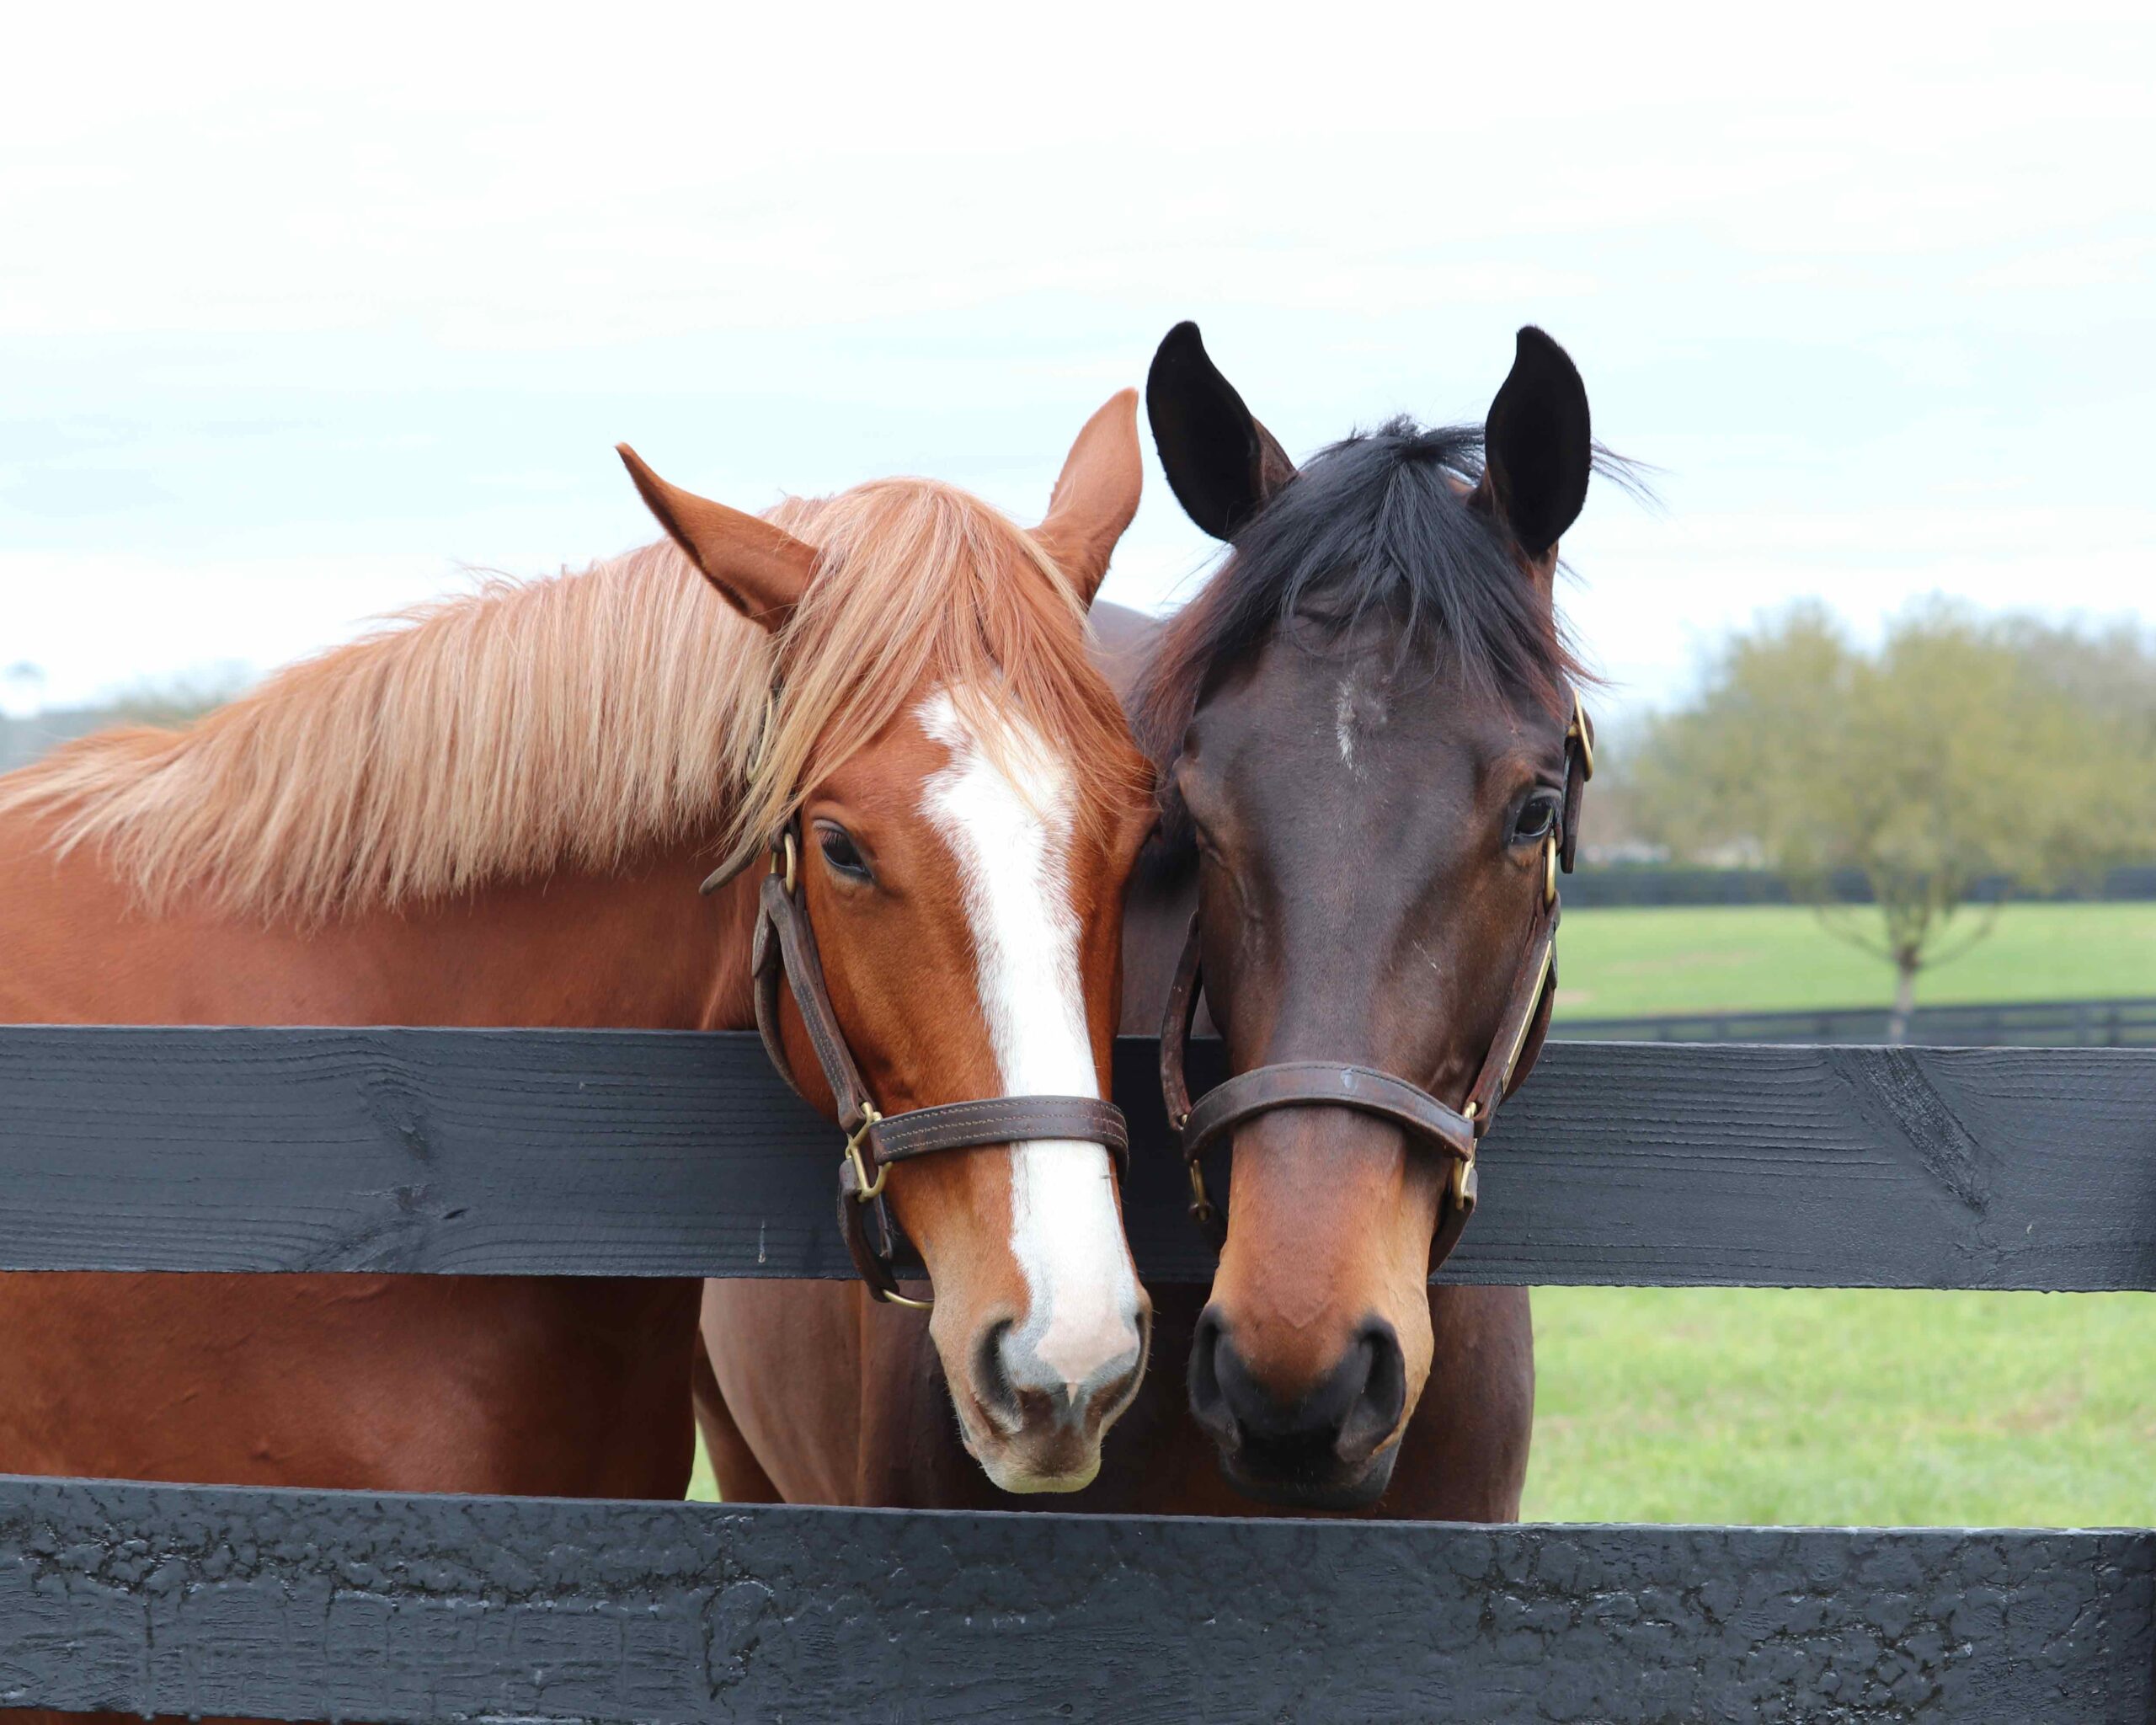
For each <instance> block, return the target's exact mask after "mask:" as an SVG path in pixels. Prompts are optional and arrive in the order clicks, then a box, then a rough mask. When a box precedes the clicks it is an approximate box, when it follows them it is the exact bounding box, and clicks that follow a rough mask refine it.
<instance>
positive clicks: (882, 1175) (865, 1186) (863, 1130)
mask: <svg viewBox="0 0 2156 1725" xmlns="http://www.w3.org/2000/svg"><path fill="white" fill-rule="evenodd" d="M881 1119H883V1115H881V1114H878V1113H877V1112H876V1110H875V1109H874V1108H867V1107H863V1108H862V1111H861V1124H860V1125H859V1126H857V1128H855V1130H854V1131H853V1134H852V1135H851V1136H850V1137H849V1138H848V1139H847V1140H846V1160H847V1161H848V1162H851V1163H852V1164H853V1178H854V1183H855V1187H856V1190H855V1192H854V1194H853V1197H854V1202H855V1203H857V1204H873V1203H874V1202H875V1201H876V1200H877V1199H879V1198H881V1197H882V1196H883V1183H884V1181H886V1180H888V1179H889V1178H890V1177H891V1170H890V1168H889V1167H888V1166H887V1165H886V1164H884V1163H882V1162H878V1164H877V1165H876V1178H875V1179H874V1181H873V1183H872V1182H871V1181H870V1179H869V1178H868V1164H867V1162H865V1161H864V1160H863V1159H862V1154H861V1146H862V1145H863V1144H864V1143H866V1142H867V1138H868V1133H869V1130H870V1129H871V1128H872V1127H873V1126H874V1125H875V1124H876V1123H877V1122H878V1121H879V1120H881Z"/></svg>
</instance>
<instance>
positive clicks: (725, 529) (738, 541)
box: [614, 443, 816, 629]
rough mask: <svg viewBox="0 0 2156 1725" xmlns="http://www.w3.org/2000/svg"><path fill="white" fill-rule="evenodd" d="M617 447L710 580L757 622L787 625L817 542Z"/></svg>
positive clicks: (670, 533) (649, 503) (663, 521)
mask: <svg viewBox="0 0 2156 1725" xmlns="http://www.w3.org/2000/svg"><path fill="white" fill-rule="evenodd" d="M614 447H615V450H616V452H617V453H618V454H619V455H620V456H621V457H622V466H623V467H627V469H628V470H629V477H630V478H632V479H633V480H635V481H636V485H637V490H638V493H639V494H641V495H642V496H643V500H644V504H645V506H646V507H647V508H648V509H649V510H651V512H652V514H654V515H656V516H658V517H659V526H662V527H664V528H665V529H666V533H667V537H669V538H670V539H672V540H673V542H675V544H676V545H678V546H680V547H681V549H682V550H683V551H685V552H686V553H688V557H689V561H690V562H691V563H694V564H695V565H696V567H697V569H700V570H702V573H703V577H704V579H706V580H707V581H709V582H710V583H711V584H712V586H714V587H716V588H718V590H719V592H720V593H721V594H722V595H724V596H725V598H726V600H727V601H728V603H729V604H730V605H732V606H734V609H735V610H736V611H739V612H740V613H741V615H742V616H744V617H747V618H748V619H749V621H750V622H753V623H761V624H762V625H763V626H764V628H767V629H777V628H782V627H783V626H784V625H785V622H786V620H787V618H788V617H791V616H792V615H793V607H794V606H797V605H798V604H799V603H800V602H801V595H803V593H805V592H807V591H808V590H809V579H810V578H811V577H812V576H813V575H814V574H815V572H816V547H814V546H813V545H805V544H803V542H801V541H800V540H798V539H797V538H795V537H793V536H792V534H791V533H788V532H786V531H783V530H782V529H780V528H777V527H774V526H772V525H771V523H770V522H769V521H762V520H760V519H758V518H757V517H756V516H755V515H744V514H743V513H742V512H741V511H740V510H738V509H728V507H727V506H726V505H724V504H723V503H713V502H712V501H711V499H709V498H705V497H698V496H697V495H696V494H695V493H694V492H692V491H684V490H682V489H680V488H679V487H678V486H674V485H669V484H668V483H666V482H665V481H664V479H662V478H659V475H658V474H656V473H653V472H652V470H651V469H650V468H649V467H646V466H645V465H644V464H643V459H642V457H639V456H638V454H637V452H636V451H634V450H633V449H631V448H630V447H629V446H628V445H627V444H626V443H617V444H616V445H615V446H614Z"/></svg>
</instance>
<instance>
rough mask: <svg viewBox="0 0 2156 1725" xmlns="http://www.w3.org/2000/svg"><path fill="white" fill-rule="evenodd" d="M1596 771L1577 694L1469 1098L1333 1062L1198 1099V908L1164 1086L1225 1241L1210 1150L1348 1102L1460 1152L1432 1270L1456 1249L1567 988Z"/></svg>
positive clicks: (1201, 1202) (1205, 1216) (1195, 1193)
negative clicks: (1537, 870)
mask: <svg viewBox="0 0 2156 1725" xmlns="http://www.w3.org/2000/svg"><path fill="white" fill-rule="evenodd" d="M1592 777H1594V727H1593V725H1592V724H1589V723H1588V716H1587V710H1586V708H1583V707H1582V706H1581V705H1580V698H1579V696H1578V695H1577V693H1575V694H1574V695H1573V697H1572V723H1571V724H1570V725H1569V726H1568V727H1566V732H1565V802H1564V809H1563V811H1562V813H1561V814H1560V815H1559V817H1558V820H1559V825H1558V827H1557V830H1556V831H1554V832H1552V833H1551V834H1550V836H1549V838H1548V840H1547V841H1545V846H1544V862H1543V878H1542V902H1541V905H1540V908H1539V909H1538V910H1537V911H1535V914H1534V920H1533V921H1531V922H1530V923H1529V925H1528V928H1527V934H1526V940H1525V944H1524V946H1523V948H1522V949H1521V952H1520V958H1519V964H1518V968H1517V969H1515V971H1514V972H1513V987H1512V994H1511V997H1510V999H1509V1001H1508V1003H1507V1005H1506V1007H1505V1016H1504V1017H1503V1019H1502V1021H1501V1022H1500V1023H1499V1024H1498V1026H1497V1036H1496V1038H1495V1039H1494V1040H1493V1041H1492V1043H1491V1044H1490V1050H1489V1052H1488V1053H1487V1054H1486V1055H1484V1056H1483V1060H1482V1068H1481V1071H1480V1072H1478V1073H1477V1074H1476V1079H1475V1082H1474V1084H1473V1085H1472V1086H1471V1087H1470V1088H1469V1090H1468V1092H1467V1101H1466V1103H1465V1106H1464V1107H1461V1108H1454V1107H1452V1106H1451V1105H1450V1104H1449V1103H1442V1102H1439V1101H1438V1098H1437V1097H1434V1096H1433V1095H1431V1094H1430V1092H1428V1091H1427V1090H1425V1089H1423V1088H1422V1086H1420V1085H1419V1084H1415V1083H1411V1082H1410V1081H1408V1080H1406V1079H1405V1078H1400V1077H1396V1076H1394V1075H1393V1074H1391V1073H1390V1072H1380V1071H1377V1070H1376V1069H1374V1067H1369V1066H1353V1065H1345V1064H1343V1063H1341V1062H1338V1061H1333V1060H1289V1061H1284V1062H1282V1063H1281V1064H1279V1065H1271V1066H1257V1067H1253V1068H1252V1069H1251V1071H1247V1072H1238V1073H1236V1074H1235V1076H1232V1077H1230V1078H1228V1079H1226V1080H1225V1081H1223V1082H1221V1083H1219V1084H1218V1085H1215V1086H1214V1087H1213V1088H1212V1089H1211V1090H1209V1091H1208V1092H1206V1093H1205V1094H1204V1095H1203V1096H1202V1097H1199V1098H1198V1101H1197V1103H1195V1104H1193V1103H1192V1102H1191V1099H1190V1087H1189V1084H1188V1081H1187V1080H1186V1078H1185V1077H1184V1075H1183V1057H1184V1045H1185V1044H1187V1042H1188V1041H1189V1039H1190V1028H1191V1025H1192V1024H1193V1023H1194V1022H1195V1021H1196V1019H1197V1017H1198V996H1199V994H1200V993H1201V992H1202V991H1203V978H1202V975H1201V974H1200V965H1201V960H1202V957H1203V939H1202V937H1201V936H1200V932H1199V927H1198V912H1196V911H1193V912H1192V914H1191V919H1190V937H1189V939H1188V940H1187V941H1186V942H1185V943H1184V944H1183V949H1182V959H1181V961H1180V962H1179V963H1178V964H1177V966H1176V975H1175V982H1174V984H1173V985H1172V986H1171V988H1170V989H1169V991H1168V1004H1167V1012H1166V1016H1165V1017H1164V1018H1163V1019H1162V1022H1161V1095H1162V1097H1164V1098H1165V1099H1166V1103H1167V1107H1168V1122H1169V1124H1171V1125H1172V1126H1173V1127H1174V1128H1175V1129H1176V1130H1177V1132H1178V1133H1180V1134H1181V1135H1182V1154H1183V1161H1184V1162H1186V1163H1187V1165H1188V1167H1189V1170H1190V1213H1191V1215H1192V1217H1193V1219H1194V1220H1196V1221H1197V1222H1198V1225H1199V1226H1201V1227H1203V1228H1206V1229H1207V1230H1208V1231H1209V1232H1210V1233H1211V1234H1212V1235H1213V1236H1214V1243H1215V1244H1216V1245H1217V1244H1218V1243H1219V1242H1220V1241H1221V1240H1222V1239H1224V1238H1225V1222H1224V1221H1223V1220H1222V1219H1221V1217H1220V1215H1219V1211H1218V1210H1216V1209H1215V1208H1214V1204H1213V1201H1212V1199H1210V1198H1209V1196H1208V1195H1207V1194H1206V1190H1205V1168H1204V1156H1205V1152H1206V1151H1207V1149H1208V1148H1209V1147H1210V1146H1212V1145H1213V1144H1214V1143H1215V1142H1217V1141H1218V1140H1219V1139H1221V1138H1222V1137H1224V1136H1225V1135H1227V1134H1229V1133H1230V1132H1232V1131H1233V1130H1235V1128H1236V1127H1237V1126H1240V1125H1241V1124H1242V1123H1243V1122H1244V1121H1246V1120H1248V1119H1253V1118H1255V1117H1256V1116H1257V1115H1259V1114H1267V1113H1269V1112H1270V1111H1272V1110H1273V1109H1274V1108H1353V1109H1355V1110H1356V1111H1357V1112H1358V1113H1360V1114H1374V1115H1375V1116H1377V1117H1378V1118H1379V1119H1384V1120H1390V1121H1391V1122H1392V1123H1393V1124H1395V1125H1396V1126H1398V1127H1400V1128H1401V1130H1403V1131H1405V1132H1406V1134H1407V1136H1408V1138H1409V1139H1410V1140H1412V1141H1413V1142H1417V1143H1420V1144H1422V1145H1426V1146H1428V1147H1429V1148H1431V1149H1432V1150H1434V1151H1438V1153H1439V1154H1440V1155H1443V1156H1448V1157H1449V1158H1450V1159H1451V1162H1452V1169H1451V1172H1450V1174H1449V1177H1448V1178H1447V1180H1446V1183H1445V1197H1444V1208H1443V1209H1442V1210H1440V1212H1439V1214H1438V1231H1437V1236H1436V1238H1435V1239H1434V1240H1433V1242H1432V1244H1431V1247H1430V1268H1432V1269H1433V1270H1434V1269H1435V1268H1437V1267H1438V1265H1439V1264H1441V1263H1444V1261H1445V1260H1446V1259H1447V1258H1449V1257H1450V1256H1451V1255H1452V1250H1453V1247H1455V1246H1457V1245H1458V1244H1459V1243H1460V1233H1461V1231H1463V1230H1464V1229H1465V1227H1466V1226H1467V1219H1468V1218H1469V1217H1470V1215H1474V1214H1475V1198H1476V1187H1477V1184H1478V1183H1477V1180H1476V1172H1475V1153H1476V1148H1477V1146H1479V1145H1480V1144H1481V1140H1482V1135H1483V1134H1484V1133H1486V1132H1487V1131H1488V1130H1490V1122H1491V1121H1492V1120H1493V1119H1496V1118H1497V1104H1498V1103H1501V1102H1502V1101H1503V1100H1504V1099H1505V1098H1506V1097H1508V1096H1510V1095H1511V1094H1512V1093H1513V1091H1515V1090H1517V1089H1518V1087H1520V1085H1521V1083H1522V1082H1524V1081H1525V1079H1526V1077H1527V1075H1528V1073H1529V1071H1533V1070H1534V1062H1535V1058H1536V1056H1537V1055H1540V1053H1541V1052H1542V1043H1543V1039H1544V1038H1545V1037H1546V1036H1547V1035H1548V1033H1549V1030H1550V1002H1551V1001H1552V1000H1553V999H1554V998H1555V996H1556V989H1557V918H1558V914H1559V911H1560V910H1561V905H1560V904H1559V903H1558V897H1557V874H1558V871H1559V870H1560V869H1562V870H1563V871H1564V872H1565V873H1567V874H1569V873H1572V863H1573V860H1574V858H1575V857H1577V853H1578V849H1579V830H1580V827H1579V814H1580V804H1581V801H1582V798H1583V797H1584V795H1585V793H1586V789H1587V782H1588V780H1589V779H1590V778H1592Z"/></svg>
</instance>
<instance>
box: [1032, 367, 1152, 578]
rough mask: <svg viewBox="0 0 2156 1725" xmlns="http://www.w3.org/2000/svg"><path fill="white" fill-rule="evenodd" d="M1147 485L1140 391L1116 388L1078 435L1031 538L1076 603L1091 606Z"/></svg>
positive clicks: (1057, 476) (1136, 511)
mask: <svg viewBox="0 0 2156 1725" xmlns="http://www.w3.org/2000/svg"><path fill="white" fill-rule="evenodd" d="M1144 487H1145V462H1143V461H1142V460H1141V459H1140V458H1139V453H1138V392H1137V391H1136V390H1134V389H1118V391H1117V392H1116V393H1114V394H1113V395H1112V396H1110V397H1109V398H1107V401H1106V402H1104V403H1102V405H1101V407H1100V409H1099V410H1098V411H1097V412H1096V413H1095V414H1094V415H1093V417H1092V418H1091V419H1088V420H1086V424H1085V427H1084V429H1083V430H1081V431H1080V432H1079V433H1078V441H1076V442H1075V443H1073V444H1072V445H1071V446H1070V454H1069V455H1068V456H1066V457H1065V458H1064V462H1063V471H1062V472H1061V473H1059V474H1057V475H1056V478H1055V489H1054V491H1052V492H1050V493H1049V499H1048V515H1047V517H1046V518H1045V519H1044V520H1043V521H1042V522H1041V524H1040V526H1038V527H1036V528H1034V529H1033V542H1034V543H1035V544H1036V545H1038V546H1039V547H1040V548H1041V549H1042V550H1043V551H1044V552H1046V553H1048V555H1049V560H1050V561H1051V562H1053V563H1054V564H1055V566H1056V567H1057V568H1058V569H1061V570H1062V571H1063V573H1064V574H1065V575H1067V576H1069V577H1070V585H1072V586H1073V587H1075V588H1076V589H1077V590H1078V602H1079V603H1080V604H1081V605H1088V606H1090V605H1091V603H1092V602H1093V595H1095V594H1096V593H1097V592H1099V591H1100V590H1101V581H1102V577H1104V576H1105V575H1106V574H1107V572H1108V558H1109V557H1110V556H1112V555H1113V553H1114V551H1115V547H1116V542H1117V541H1118V539H1120V538H1122V537H1123V529H1124V528H1125V527H1128V526H1129V525H1130V518H1131V517H1132V516H1133V515H1136V514H1137V513H1138V496H1139V492H1140V491H1141V490H1142V489H1144Z"/></svg>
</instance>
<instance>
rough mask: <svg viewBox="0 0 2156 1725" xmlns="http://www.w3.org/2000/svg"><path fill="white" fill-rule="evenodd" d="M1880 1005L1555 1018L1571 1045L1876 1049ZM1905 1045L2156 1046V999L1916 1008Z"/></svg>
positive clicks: (1880, 1037)
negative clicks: (1831, 1045) (1760, 1044)
mask: <svg viewBox="0 0 2156 1725" xmlns="http://www.w3.org/2000/svg"><path fill="white" fill-rule="evenodd" d="M1888 1017H1889V1015H1888V1013H1887V1009H1886V1008H1885V1007H1828V1008H1826V1009H1824V1010H1822V1011H1818V1012H1679V1013H1675V1014H1673V1015H1671V1016H1668V1017H1656V1018H1560V1019H1558V1020H1557V1021H1556V1023H1555V1024H1553V1025H1552V1026H1551V1027H1550V1034H1551V1035H1552V1036H1554V1037H1557V1038H1560V1039H1563V1040H1566V1041H1569V1042H1773V1043H1855V1044H1861V1043H1876V1042H1883V1041H1885V1040H1886V1039H1887V1019H1888ZM1906 1040H1908V1042H1910V1043H1912V1044H1920V1045H1924V1046H1928V1047H1933V1048H2156V1000H2111V1001H1999V1002H1996V1003H1991V1004H1985V1005H1978V1006H1959V1007H1918V1008H1917V1009H1916V1011H1915V1012H1913V1014H1912V1015H1911V1016H1910V1021H1909V1033H1908V1037H1907V1039H1906Z"/></svg>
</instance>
